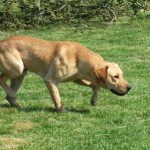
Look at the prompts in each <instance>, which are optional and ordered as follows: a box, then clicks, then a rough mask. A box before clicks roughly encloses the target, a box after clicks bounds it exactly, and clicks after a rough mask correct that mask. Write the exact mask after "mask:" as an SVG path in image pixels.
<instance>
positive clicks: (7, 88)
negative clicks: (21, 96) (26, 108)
mask: <svg viewBox="0 0 150 150" xmlns="http://www.w3.org/2000/svg"><path fill="white" fill-rule="evenodd" d="M6 80H7V78H6V77H5V76H4V75H0V85H1V86H2V88H3V89H4V90H5V92H6V93H7V95H8V96H9V97H10V98H11V99H9V100H8V102H9V103H10V104H11V106H14V107H16V108H20V106H19V105H18V103H17V102H16V93H15V92H14V91H13V90H12V89H11V88H10V86H8V85H7V83H6Z"/></svg>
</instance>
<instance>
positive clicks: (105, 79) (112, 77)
mask: <svg viewBox="0 0 150 150" xmlns="http://www.w3.org/2000/svg"><path fill="white" fill-rule="evenodd" d="M95 73H96V76H97V78H98V79H99V80H100V81H101V85H102V86H103V87H104V88H107V89H109V90H110V91H111V92H112V93H114V94H116V95H119V96H123V95H125V94H127V93H128V92H129V90H130V89H131V86H130V85H129V83H128V82H127V81H126V80H125V79H124V77H123V72H122V71H121V69H120V67H119V66H118V64H115V63H106V65H105V66H104V67H102V68H99V69H97V70H96V71H95Z"/></svg>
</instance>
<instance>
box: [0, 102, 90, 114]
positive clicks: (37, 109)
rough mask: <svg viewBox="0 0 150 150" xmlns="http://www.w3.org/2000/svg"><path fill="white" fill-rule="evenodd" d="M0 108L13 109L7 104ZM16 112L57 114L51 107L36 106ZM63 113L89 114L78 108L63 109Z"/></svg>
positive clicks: (87, 111) (88, 111)
mask: <svg viewBox="0 0 150 150" xmlns="http://www.w3.org/2000/svg"><path fill="white" fill-rule="evenodd" d="M0 108H13V107H12V106H10V105H9V104H0ZM16 109H17V108H16ZM18 110H19V111H21V112H26V113H30V112H40V111H45V112H51V113H56V112H58V111H56V109H55V108H53V107H39V106H38V107H37V106H27V107H22V108H20V109H18ZM64 112H71V113H81V114H87V113H90V110H89V109H85V108H80V109H78V108H74V107H71V108H65V110H64ZM58 113H59V112H58Z"/></svg>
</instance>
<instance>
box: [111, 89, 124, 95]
mask: <svg viewBox="0 0 150 150" xmlns="http://www.w3.org/2000/svg"><path fill="white" fill-rule="evenodd" d="M110 91H111V92H112V93H113V94H115V95H118V96H124V95H125V94H126V92H125V93H118V92H117V91H115V90H113V89H111V90H110Z"/></svg>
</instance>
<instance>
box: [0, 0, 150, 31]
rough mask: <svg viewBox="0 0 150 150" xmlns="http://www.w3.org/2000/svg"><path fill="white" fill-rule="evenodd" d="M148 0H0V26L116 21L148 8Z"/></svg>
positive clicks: (12, 27)
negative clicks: (120, 17)
mask: <svg viewBox="0 0 150 150" xmlns="http://www.w3.org/2000/svg"><path fill="white" fill-rule="evenodd" d="M149 3H150V2H149V0H1V1H0V29H1V30H4V29H5V30H8V29H20V28H33V27H39V26H47V25H50V24H54V23H58V22H61V23H72V22H75V23H77V24H80V23H84V22H85V21H86V22H87V21H97V22H99V23H105V24H106V23H112V22H116V21H117V18H118V17H119V16H123V15H127V16H130V17H131V18H134V17H136V16H137V15H139V13H140V11H147V10H148V9H149Z"/></svg>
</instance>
